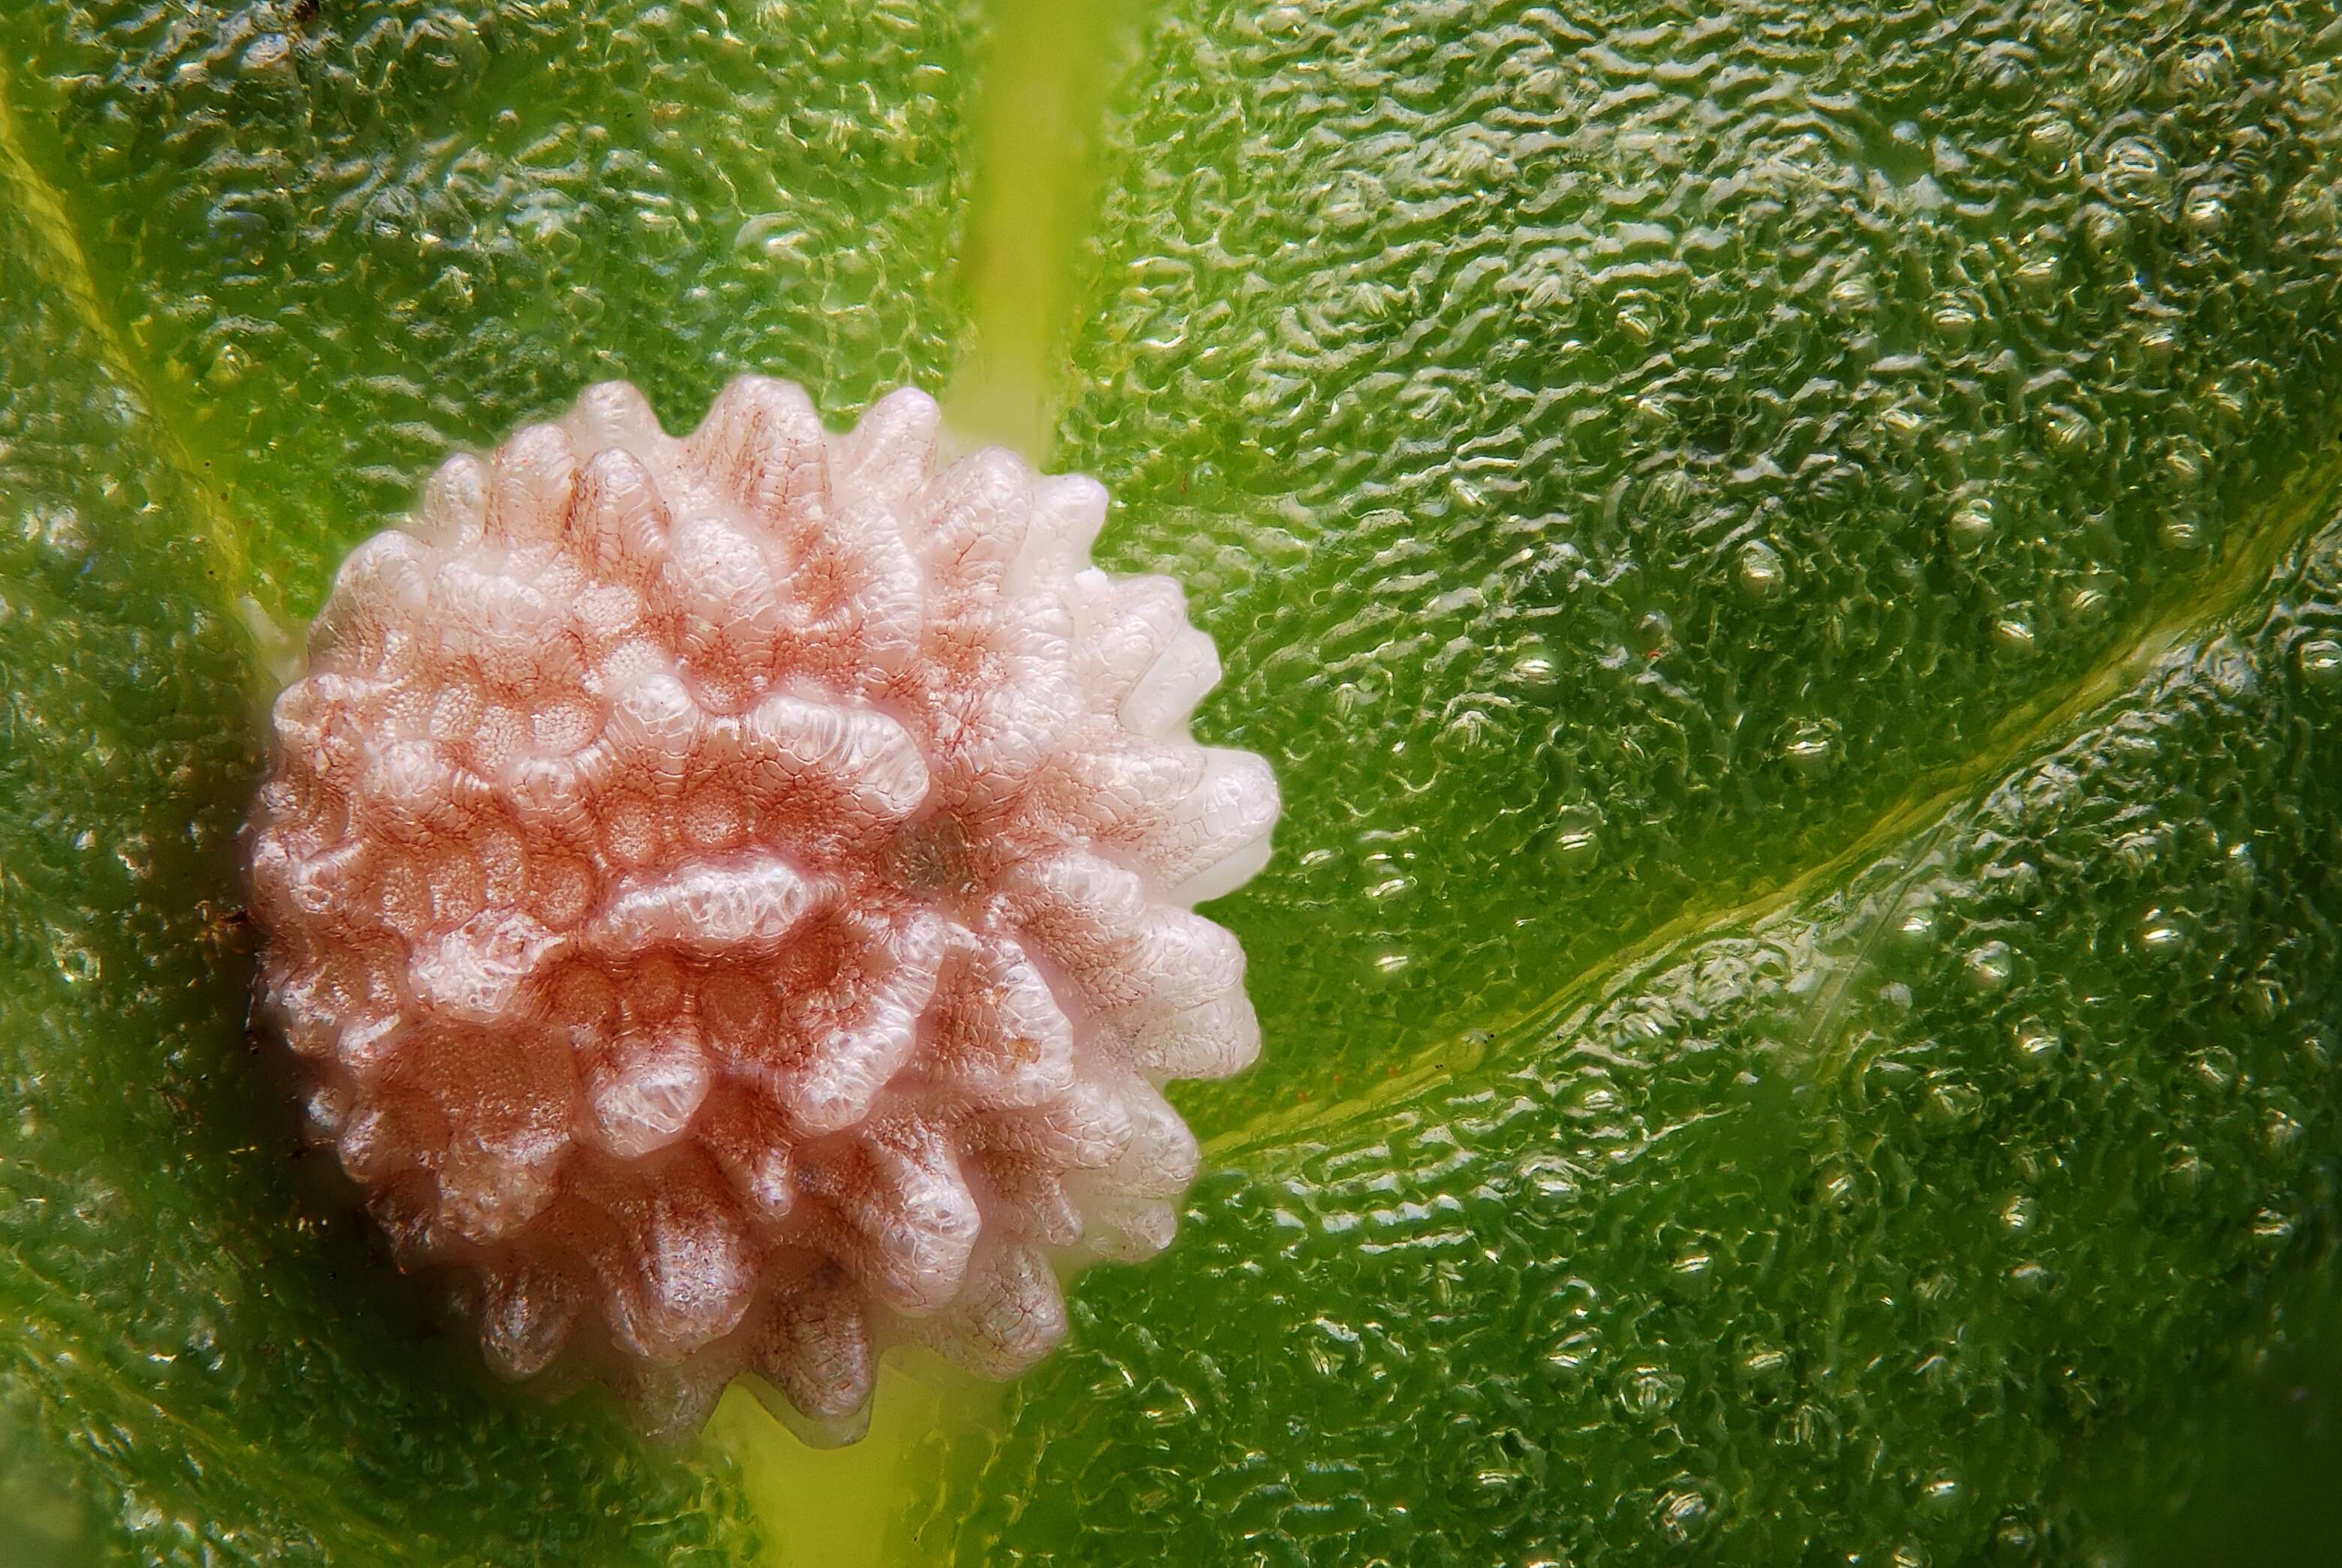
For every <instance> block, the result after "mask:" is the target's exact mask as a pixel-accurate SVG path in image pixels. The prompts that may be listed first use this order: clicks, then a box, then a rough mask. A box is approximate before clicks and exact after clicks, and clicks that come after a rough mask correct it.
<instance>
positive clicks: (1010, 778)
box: [248, 377, 1278, 1442]
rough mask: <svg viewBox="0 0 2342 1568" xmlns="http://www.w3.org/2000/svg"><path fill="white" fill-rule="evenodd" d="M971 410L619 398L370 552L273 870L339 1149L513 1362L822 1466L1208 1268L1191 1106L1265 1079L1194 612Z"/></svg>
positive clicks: (272, 811)
mask: <svg viewBox="0 0 2342 1568" xmlns="http://www.w3.org/2000/svg"><path fill="white" fill-rule="evenodd" d="M936 429H937V415H936V406H935V403H934V402H933V400H931V399H930V398H928V397H926V396H924V395H923V394H920V393H918V392H916V391H909V390H905V391H899V392H896V393H894V394H892V395H890V396H889V397H886V398H884V399H882V400H881V401H880V402H878V403H877V404H876V406H875V407H872V408H871V409H870V411H869V412H868V413H867V414H866V416H865V417H864V418H863V419H862V421H861V423H860V424H859V425H858V426H857V427H856V428H855V429H854V430H852V431H850V432H848V433H847V434H846V435H843V436H836V435H832V434H831V433H829V432H828V431H827V430H826V429H825V428H824V427H822V425H821V422H820V420H819V419H818V417H816V415H815V413H814V409H813V404H812V402H811V400H810V399H809V398H808V397H806V394H805V393H804V392H803V391H802V390H800V389H799V388H797V387H795V386H792V385H790V384H788V383H786V382H781V381H774V380H769V379H766V378H763V377H741V378H739V379H737V380H736V381H734V382H733V383H732V384H731V385H730V386H729V387H726V389H725V390H724V392H723V394H722V395H721V396H720V397H718V398H717V399H716V405H715V407H714V408H713V409H711V410H710V412H709V413H708V416H707V417H706V421H705V422H704V423H703V424H702V425H701V426H700V427H699V428H698V429H697V430H696V432H694V433H693V434H692V435H690V436H689V437H685V438H682V439H677V438H676V437H670V436H668V435H666V433H665V432H663V431H662V430H661V429H660V427H659V426H658V423H657V421H656V418H655V417H653V416H652V414H651V411H650V408H649V405H648V404H647V403H646V401H645V400H644V399H643V397H642V396H641V394H640V393H638V392H637V391H636V389H635V388H633V387H628V386H626V385H623V384H619V383H611V384H606V385H604V386H599V387H591V388H588V389H587V390H586V393H585V394H584V395H583V396H582V397H580V398H579V399H578V401H577V403H576V405H575V407H573V408H572V409H571V410H570V411H569V412H568V414H567V415H565V417H563V418H561V419H559V420H557V421H555V422H552V423H549V424H543V425H535V426H531V427H527V428H526V429H524V430H522V431H519V432H517V433H516V434H515V435H514V436H513V437H512V438H511V439H510V440H508V441H507V442H506V443H505V445H504V446H503V447H501V448H499V449H498V450H497V451H495V453H492V454H490V455H488V456H487V457H485V458H480V457H471V456H468V455H466V456H458V457H452V458H450V459H449V461H448V462H447V463H446V465H445V467H443V468H442V469H441V471H440V473H439V474H438V475H437V476H436V477H435V478H434V479H433V480H432V482H431V483H430V485H429V486H428V487H426V489H425V495H424V498H423V501H422V505H421V507H420V508H419V512H418V515H417V517H416V519H415V522H414V524H413V525H412V526H411V527H410V528H407V529H405V530H393V531H391V532H388V533H385V534H384V535H382V536H379V537H378V538H375V539H373V540H370V541H368V542H367V543H366V544H364V545H362V546H360V547H359V548H358V549H357V550H356V551H355V552H354V553H353V556H352V559H351V563H350V565H349V566H348V567H347V568H345V570H344V571H343V572H342V574H341V575H340V577H339V578H338V579H337V581H336V583H335V588H334V590H333V593H332V595H331V596H330V597H329V598H328V600H327V602H326V604H325V608H324V609H323V610H322V612H321V613H320V614H319V616H318V618H317V624H316V627H315V630H314V631H313V634H312V637H311V639H310V652H309V658H308V662H307V665H306V668H305V672H304V673H302V674H301V676H300V677H299V678H298V679H296V680H295V681H294V682H293V684H292V685H291V686H290V687H289V688H288V689H287V690H286V691H285V694H284V696H283V697H282V698H281V699H279V701H278V703H277V705H276V710H275V713H276V731H277V734H276V745H275V750H274V754H273V760H272V763H271V769H270V773H269V777H268V779H267V780H266V782H265V785H264V787H263V789H262V791H261V795H260V803H259V805H258V806H257V807H256V808H255V816H254V819H253V822H252V828H251V832H250V834H249V840H248V841H249V842H250V844H251V846H252V854H253V867H254V877H253V896H254V904H255V910H256V912H257V914H258V915H259V917H260V919H261V920H262V923H263V925H264V927H265V931H266V934H267V944H266V949H265V956H264V960H263V964H262V972H261V981H260V984H261V989H262V992H263V997H262V1000H263V1012H264V1015H265V1017H266V1018H267V1019H269V1020H271V1021H272V1023H273V1024H274V1026H275V1029H276V1030H278V1031H279V1032H280V1033H281V1034H282V1035H283V1037H284V1039H285V1041H286V1042H287V1043H288V1044H289V1045H291V1046H293V1047H294V1048H295V1052H296V1060H297V1063H298V1070H300V1071H301V1072H302V1073H303V1074H304V1075H305V1080H306V1089H307V1092H306V1103H307V1104H308V1106H309V1107H310V1112H309V1115H308V1118H307V1123H306V1124H307V1127H308V1130H309V1132H310V1134H311V1136H313V1137H315V1138H316V1139H318V1140H319V1141H323V1142H325V1143H327V1144H330V1145H331V1146H333V1147H334V1148H335V1151H336V1152H337V1153H338V1154H339V1156H340V1157H341V1160H342V1162H343V1164H344V1166H345V1169H346V1170H347V1171H349V1173H350V1175H351V1176H352V1177H353V1178H354V1179H355V1181H357V1182H358V1183H359V1184H360V1186H361V1187H362V1188H363V1189H364V1190H365V1194H366V1199H367V1202H368V1206H369V1208H370V1209H371V1210H372V1211H373V1212H374V1214H375V1217H376V1219H377V1220H378V1221H380V1222H381V1223H382V1225H383V1226H384V1228H385V1231H386V1232H387V1234H388V1235H389V1237H390V1239H391V1241H392V1243H393V1246H394V1250H395V1254H396V1256H397V1257H398V1259H399V1261H400V1263H401V1265H402V1266H403V1267H406V1268H410V1269H435V1270H441V1271H448V1272H451V1273H452V1274H453V1275H454V1276H455V1278H456V1279H457V1280H458V1282H459V1283H460V1284H461V1286H462V1290H461V1292H460V1293H461V1294H462V1295H463V1297H464V1298H465V1300H467V1301H468V1302H470V1303H471V1306H472V1309H473V1312H474V1314H475V1321H476V1323H477V1327H478V1332H479V1334H480V1340H481V1345H482V1349H483V1352H484V1353H485V1358H486V1360H487V1362H488V1364H489V1365H490V1366H491V1367H492V1368H494V1369H495V1370H496V1371H497V1372H499V1373H500V1374H502V1375H504V1376H506V1377H509V1378H514V1379H534V1378H539V1377H553V1378H556V1379H559V1380H563V1381H568V1380H573V1379H574V1378H575V1377H577V1376H580V1375H583V1376H587V1377H597V1378H600V1379H602V1380H603V1381H605V1382H608V1383H609V1384H610V1385H611V1386H612V1387H613V1388H614V1389H616V1391H617V1392H619V1394H620V1395H621V1396H622V1397H623V1398H624V1399H626V1401H627V1402H628V1403H629V1405H630V1407H631V1408H632V1409H633V1410H634V1412H635V1413H636V1418H637V1419H638V1421H639V1422H641V1423H642V1424H643V1425H644V1426H645V1427H646V1429H648V1430H650V1431H652V1432H656V1433H657V1434H660V1435H662V1436H678V1435H681V1434H684V1433H686V1432H690V1431H693V1430H696V1428H697V1427H698V1425H699V1424H700V1423H701V1422H703V1421H704V1420H705V1419H706V1415H707V1413H708V1412H709V1411H710V1410H711V1409H712V1408H713V1406H714V1404H715V1402H716V1398H717V1396H718V1395H719V1394H720V1393H721V1392H723V1390H724V1389H725V1387H726V1385H727V1384H728V1383H729V1382H731V1381H732V1380H733V1379H734V1378H735V1377H736V1376H739V1375H741V1374H744V1373H746V1374H753V1381H752V1382H751V1383H750V1387H751V1388H752V1389H753V1390H754V1391H755V1392H756V1393H757V1394H758V1397H760V1398H762V1399H764V1400H765V1401H766V1403H767V1404H768V1405H771V1406H772V1407H773V1408H774V1409H775V1411H776V1413H778V1414H780V1415H781V1416H782V1417H783V1419H785V1420H786V1421H788V1422H790V1424H791V1425H792V1426H793V1427H795V1428H796V1430H797V1431H799V1432H801V1433H803V1434H804V1435H806V1437H808V1439H810V1440H813V1441H822V1442H842V1441H850V1440H851V1439H852V1438H853V1437H855V1436H856V1435H858V1434H859V1432H861V1430H862V1429H863V1427H864V1425H865V1424H866V1422H867V1419H868V1405H869V1400H870V1395H871V1389H872V1383H873V1379H874V1377H875V1375H876V1366H877V1362H878V1358H879V1356H880V1354H881V1353H882V1352H884V1351H885V1349H886V1347H887V1346H888V1345H889V1344H892V1343H897V1342H916V1343H919V1344H923V1345H926V1346H927V1347H930V1348H931V1349H933V1350H935V1351H936V1352H940V1353H941V1354H943V1355H944V1356H946V1357H948V1358H950V1359H953V1360H955V1361H956V1362H959V1363H960V1364H962V1365H964V1366H966V1367H968V1368H970V1369H972V1370H974V1371H976V1372H979V1373H981V1374H983V1375H986V1376H989V1377H1010V1376H1014V1375H1015V1374H1016V1373H1018V1372H1021V1371H1023V1370H1024V1369H1025V1368H1026V1367H1029V1366H1031V1365H1032V1364H1033V1363H1034V1362H1036V1361H1037V1360H1038V1359H1040V1358H1041V1357H1042V1356H1043V1355H1045V1354H1046V1353H1047V1352H1048V1351H1049V1349H1050V1347H1051V1346H1052V1345H1053V1344H1054V1343H1055V1342H1056V1340H1057V1339H1058V1337H1059V1336H1060V1335H1061V1334H1062V1333H1063V1332H1064V1326H1065V1322H1066V1316H1065V1307H1064V1302H1063V1301H1062V1299H1061V1298H1060V1296H1059V1293H1058V1281H1059V1278H1060V1277H1061V1275H1062V1274H1063V1273H1064V1271H1066V1269H1068V1268H1069V1267H1072V1266H1074V1265H1076V1264H1078V1263H1079V1262H1080V1261H1084V1260H1087V1259H1093V1258H1118V1259H1129V1258H1137V1257H1144V1256H1146V1255H1148V1254H1150V1253H1152V1252H1154V1251H1159V1250H1160V1249H1161V1248H1162V1247H1163V1246H1164V1245H1165V1244H1166V1242H1167V1241H1168V1240H1169V1237H1170V1231H1171V1224H1172V1215H1173V1212H1174V1210H1173V1207H1172V1205H1173V1202H1174V1201H1176V1197H1177V1195H1178V1193H1179V1191H1181V1189H1183V1188H1184V1186H1185V1185H1186V1182H1187V1181H1188V1180H1189V1179H1190V1178H1191V1177H1192V1175H1193V1174H1194V1171H1195V1168H1196V1146H1195V1141H1194V1140H1193V1138H1192V1137H1190V1136H1189V1134H1188V1133H1187V1131H1186V1128H1185V1126H1183V1125H1182V1124H1181V1123H1180V1121H1179V1119H1178V1117H1177V1115H1176V1112H1174V1111H1172V1109H1171V1107H1170V1106H1169V1104H1168V1103H1167V1102H1166V1101H1165V1100H1164V1098H1163V1096H1162V1093H1161V1089H1162V1085H1163V1083H1164V1082H1165V1081H1166V1080H1167V1079H1169V1078H1173V1077H1181V1076H1187V1077H1194V1076H1218V1075H1222V1074H1226V1073H1230V1072H1234V1071H1236V1070H1239V1069H1241V1068H1242V1067H1244V1066H1245V1065H1246V1063H1248V1062H1249V1061H1250V1060H1252V1058H1253V1056H1254V1054H1255V1053H1256V1051H1257V1050H1258V1046H1259V1037H1258V1029H1257V1026H1256V1023H1255V1020H1254V1018H1253V1012H1252V1008H1251V1006H1250V1004H1249V1002H1248V1001H1247V1000H1246V997H1245V993H1244V961H1243V954H1242V953H1241V952H1240V951H1239V950H1237V948H1236V942H1235V940H1234V939H1232V938H1230V937H1229V936H1228V934H1227V933H1226V932H1225V931H1223V930H1220V929H1219V928H1217V927H1216V926H1213V925H1211V924H1210V923H1209V922H1208V921H1206V920H1201V919H1200V918H1198V917H1196V915H1194V914H1193V913H1191V912H1190V906H1191V905H1192V904H1194V903H1195V902H1196V900H1197V899H1198V898H1201V897H1206V896H1216V894H1218V893H1220V892H1224V891H1226V890H1229V889H1230V888H1232V887H1234V886H1235V885H1236V884H1237V883H1238V882H1240V881H1242V880H1243V879H1245V878H1246V877H1247V876H1249V875H1251V874H1252V872H1253V871H1254V870H1256V869H1258V867H1259V866H1260V865H1261V863H1262V862H1263V861H1264V860H1265V859H1266V855H1267V849H1268V836H1269V832H1270V830H1271V829H1272V828H1273V827H1274V825H1275V823H1276V817H1277V813H1278V799H1277V793H1276V782H1275V780H1274V779H1273V778H1272V777H1271V776H1270V774H1269V771H1268V769H1267V768H1266V765H1265V764H1264V763H1263V762H1262V761H1261V759H1258V758H1256V757H1253V756H1250V755H1248V754H1246V753H1239V752H1230V751H1221V750H1207V749H1205V748H1203V747H1201V746H1199V745H1197V744H1196V742H1195V741H1194V740H1193V739H1191V738H1190V736H1189V734H1188V719H1189V715H1190V714H1191V713H1192V711H1193V709H1194V707H1195V704H1196V702H1197V701H1198V700H1199V699H1201V698H1202V697H1203V696H1204V694H1205V693H1206V691H1207V690H1209V689H1210V688H1211V686H1212V685H1213V684H1214V682H1215V681H1216V679H1217V678H1218V664H1217V661H1216V658H1215V657H1214V655H1213V651H1212V648H1211V644H1210V641H1209V639H1208V638H1206V637H1204V636H1203V635H1202V634H1201V633H1199V632H1197V631H1196V630H1194V629H1193V628H1191V627H1190V626H1189V625H1188V623H1187V619H1186V605H1185V601H1184V599H1183V598H1182V597H1181V595H1180V593H1179V590H1178V588H1177V587H1176V585H1175V584H1172V583H1170V582H1168V581H1167V580H1165V579H1162V578H1139V579H1130V580H1119V579H1116V578H1110V577H1108V576H1107V575H1106V574H1105V573H1103V572H1101V571H1099V570H1097V569H1096V568H1093V567H1092V566H1091V565H1090V564H1089V546H1090V542H1091V540H1092V539H1093V538H1095V537H1096V532H1097V528H1098V525H1099V522H1100V520H1101V519H1102V518H1103V517H1104V514H1105V508H1106V495H1105V492H1104V491H1103V490H1102V489H1101V488H1100V487H1098V486H1097V485H1096V483H1095V482H1094V481H1091V480H1088V479H1086V478H1080V477H1046V476H1036V474H1034V473H1033V472H1032V471H1031V470H1030V469H1029V468H1027V467H1026V465H1025V464H1024V463H1023V462H1021V461H1020V460H1018V459H1017V458H1016V457H1014V456H1012V455H1010V454H1008V453H1006V452H1004V451H999V450H987V451H983V452H979V453H976V454H975V455H973V456H970V457H963V458H960V459H958V460H957V461H953V462H942V461H939V460H938V457H937V455H936Z"/></svg>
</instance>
